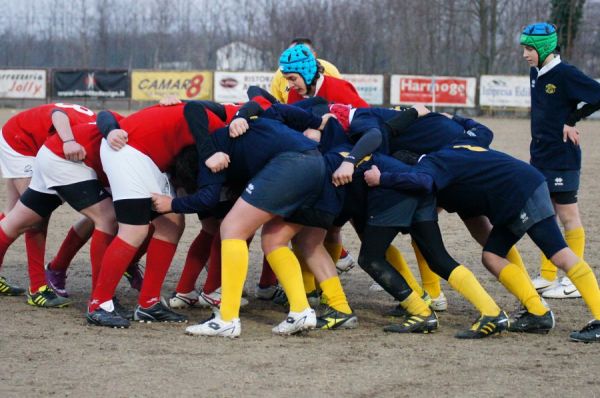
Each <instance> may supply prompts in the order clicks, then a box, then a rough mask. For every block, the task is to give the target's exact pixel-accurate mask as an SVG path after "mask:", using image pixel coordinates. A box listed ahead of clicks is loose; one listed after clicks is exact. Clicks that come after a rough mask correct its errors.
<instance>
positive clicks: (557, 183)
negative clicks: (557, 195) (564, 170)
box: [554, 177, 565, 187]
mask: <svg viewBox="0 0 600 398" xmlns="http://www.w3.org/2000/svg"><path fill="white" fill-rule="evenodd" d="M563 185H565V184H564V182H563V179H562V177H556V178H555V179H554V186H555V187H562V186H563Z"/></svg>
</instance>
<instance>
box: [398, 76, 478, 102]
mask: <svg viewBox="0 0 600 398" xmlns="http://www.w3.org/2000/svg"><path fill="white" fill-rule="evenodd" d="M476 86H477V79H476V78H474V77H454V76H410V75H392V77H391V91H390V103H391V104H392V105H400V104H408V105H412V104H425V105H431V104H435V105H440V106H456V107H461V108H473V107H475V87H476Z"/></svg>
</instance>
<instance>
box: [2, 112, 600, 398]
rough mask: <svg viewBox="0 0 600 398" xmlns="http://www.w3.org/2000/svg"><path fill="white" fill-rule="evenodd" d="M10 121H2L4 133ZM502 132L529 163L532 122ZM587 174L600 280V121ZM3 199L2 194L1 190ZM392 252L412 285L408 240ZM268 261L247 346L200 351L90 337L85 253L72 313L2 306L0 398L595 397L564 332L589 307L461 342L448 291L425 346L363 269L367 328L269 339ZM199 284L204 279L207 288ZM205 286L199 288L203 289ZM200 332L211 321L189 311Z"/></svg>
mask: <svg viewBox="0 0 600 398" xmlns="http://www.w3.org/2000/svg"><path fill="white" fill-rule="evenodd" d="M10 115H11V113H10V112H9V111H0V123H3V122H4V121H5V120H6V119H7V118H8V117H10ZM484 122H485V123H487V124H488V125H489V126H490V127H491V128H492V129H493V130H494V132H495V133H496V139H495V142H494V146H495V148H497V149H500V150H504V151H506V152H508V153H510V154H512V155H514V156H516V157H519V158H521V159H524V160H526V159H527V156H528V144H529V122H528V120H524V119H521V120H510V119H487V120H484ZM580 130H581V131H582V140H583V147H584V169H583V177H582V189H581V191H580V196H579V198H580V205H581V206H580V207H581V209H582V213H583V214H582V215H583V220H584V223H585V227H586V231H587V237H588V241H587V247H586V258H587V260H588V262H589V263H590V264H591V265H592V267H593V268H594V269H595V271H596V275H599V273H600V272H599V268H598V264H599V263H600V243H599V240H600V209H598V206H597V198H598V196H599V195H598V191H599V189H600V181H599V180H598V178H597V175H598V171H599V170H600V151H599V148H600V135H598V133H599V132H600V122H584V123H581V126H580ZM0 192H2V195H3V190H2V191H0ZM76 219H77V215H76V213H75V212H74V211H73V210H71V209H70V208H69V207H68V206H62V208H60V209H59V210H58V211H57V212H56V213H55V214H54V215H53V217H52V221H51V227H50V233H49V237H48V248H47V255H46V257H47V258H51V257H52V256H53V255H54V253H56V250H57V248H58V245H59V244H60V243H61V242H62V239H63V238H64V236H65V235H66V232H67V231H68V228H69V226H70V225H71V223H72V222H74V221H75V220H76ZM187 222H188V227H187V229H186V232H185V235H184V237H183V239H182V241H181V243H180V248H179V250H178V251H177V255H176V257H175V260H174V262H173V266H172V268H171V271H170V272H169V275H168V277H167V280H166V282H165V285H164V289H163V294H164V295H165V296H168V295H169V294H170V293H171V292H172V291H173V289H174V287H175V285H176V282H177V279H178V277H179V273H180V271H181V268H182V264H183V261H184V258H185V254H186V252H187V248H188V246H189V244H190V243H191V240H192V239H193V238H194V236H195V235H196V234H197V232H198V229H199V223H198V222H197V221H196V219H195V218H194V217H189V218H188V219H187ZM440 222H441V225H442V230H443V232H444V239H445V242H446V245H447V247H448V249H449V251H450V253H452V254H453V255H454V256H455V257H456V258H457V259H458V260H459V261H462V262H464V263H465V264H467V265H468V266H469V267H470V268H471V269H472V270H473V271H474V272H475V274H476V275H477V276H478V277H479V278H480V280H481V281H482V284H483V285H484V286H485V287H486V288H487V289H488V291H489V292H490V293H491V294H492V296H494V297H495V298H496V299H497V301H498V303H499V304H500V305H501V306H502V307H504V308H505V309H507V310H508V311H509V312H510V311H513V310H514V309H515V308H516V307H517V303H516V300H515V299H514V298H513V297H512V296H510V295H509V294H508V293H507V292H506V291H505V290H504V288H503V287H502V286H501V285H500V284H499V283H498V282H496V280H495V279H494V278H493V277H492V276H491V275H490V274H488V273H487V272H486V271H485V270H484V269H483V267H482V265H481V263H480V248H479V247H478V246H477V244H476V243H475V242H474V241H473V240H472V239H471V238H470V236H469V235H468V233H467V232H466V229H465V228H464V226H463V225H462V224H461V223H460V221H459V220H458V218H457V217H456V216H454V215H448V214H443V215H442V216H441V220H440ZM344 236H345V243H346V246H347V247H348V248H349V250H350V252H351V253H352V254H354V255H355V256H357V255H358V241H357V239H356V237H355V235H354V233H353V232H352V231H351V230H350V229H348V230H345V231H344ZM396 243H397V244H398V246H399V247H400V249H401V250H402V251H403V252H404V253H405V254H406V257H407V259H408V260H409V262H410V264H411V267H412V268H413V270H414V271H415V272H416V273H417V272H418V270H417V267H416V263H415V260H414V255H413V254H412V250H411V249H410V244H409V242H408V239H407V238H406V237H399V238H398V239H397V240H396ZM518 248H519V250H520V251H521V253H522V255H523V257H524V259H525V261H526V264H527V265H528V268H529V271H530V274H531V275H535V273H537V267H538V262H539V260H538V251H537V250H536V249H535V248H534V246H533V244H532V243H531V241H530V240H529V239H528V238H525V239H524V240H523V241H522V242H520V243H519V245H518ZM24 253H25V250H24V244H23V240H22V239H19V240H18V241H17V242H16V243H15V244H14V246H13V247H12V248H11V249H10V251H9V252H8V253H7V256H6V258H5V261H4V265H3V266H2V269H1V274H2V275H4V276H6V277H8V278H9V279H10V280H12V281H15V282H18V283H19V284H20V285H21V286H26V285H27V274H26V258H25V255H24ZM260 265H261V253H260V251H259V247H258V244H257V243H253V245H252V252H251V265H250V272H249V276H248V281H247V283H246V289H247V291H248V293H249V298H250V305H249V306H248V307H246V308H244V309H243V311H242V314H241V316H242V325H243V333H242V337H241V338H240V339H238V340H236V341H230V340H227V341H225V340H224V339H215V338H212V339H211V338H194V337H190V336H186V335H184V333H183V331H184V328H185V327H184V326H182V325H160V324H152V325H147V324H133V325H132V327H131V328H130V329H127V330H110V329H103V328H97V327H88V326H86V323H85V320H84V317H83V313H84V309H85V302H86V299H87V297H88V294H89V287H90V266H89V257H88V247H87V246H86V247H85V248H84V249H83V250H82V251H81V253H79V254H78V255H77V257H76V258H75V260H74V262H73V264H72V267H71V269H70V272H69V278H68V289H69V291H70V292H71V294H72V299H73V305H71V306H70V307H69V308H66V309H59V310H47V309H39V308H34V307H31V306H28V305H27V304H26V303H25V299H24V298H23V297H2V298H1V299H0V397H34V396H36V397H39V396H86V397H96V396H112V397H137V396H140V397H142V396H178V397H187V396H203V395H204V396H206V395H208V396H226V397H229V396H299V397H305V396H317V397H320V396H351V397H370V396H385V397H388V396H389V397H392V396H408V395H421V396H423V395H424V396H486V397H503V396H528V397H537V396H540V397H541V396H600V379H599V378H598V374H599V373H600V360H599V359H598V358H599V356H598V354H599V353H600V344H588V345H585V344H577V343H571V342H569V340H568V333H569V332H570V331H571V330H573V329H579V328H581V327H582V326H583V325H584V324H585V323H586V322H587V321H588V320H589V319H590V318H591V316H590V314H589V313H588V311H587V309H586V308H585V306H584V304H583V302H582V300H580V299H571V300H563V301H559V300H554V301H551V302H550V304H551V305H552V307H553V309H554V310H555V313H556V316H557V327H556V329H555V330H554V331H553V332H551V333H550V334H549V335H544V336H540V335H519V334H503V335H501V336H497V337H493V338H488V339H485V340H482V341H461V340H457V339H455V338H454V337H453V336H454V334H455V333H456V331H457V330H459V329H461V328H464V327H467V326H468V325H470V323H471V322H472V321H473V320H474V319H475V317H476V313H475V311H474V310H473V309H472V308H471V306H470V305H469V304H468V303H467V302H466V301H464V300H463V299H462V298H460V297H459V296H458V295H457V294H456V293H454V292H453V291H452V290H451V289H450V288H449V286H448V285H447V284H446V283H445V282H444V283H443V288H444V292H445V293H446V295H447V297H448V299H449V308H448V311H446V312H443V313H440V314H439V317H440V324H441V327H440V330H439V331H438V332H437V333H434V334H430V335H396V334H385V333H384V332H383V331H382V327H383V326H384V325H386V324H387V323H389V321H390V320H389V319H386V317H385V316H383V315H382V314H383V313H384V312H385V311H386V310H388V309H390V308H391V307H392V306H393V300H392V299H391V298H390V297H389V296H387V295H386V294H385V293H373V292H369V290H368V287H369V285H370V284H371V281H370V279H369V277H368V276H367V275H366V274H365V273H364V272H363V271H361V270H360V269H355V270H353V271H352V272H350V273H349V274H347V275H345V276H344V277H343V282H344V286H345V289H346V292H347V294H348V296H349V299H350V301H351V305H353V307H354V309H355V310H356V312H357V314H358V316H359V319H360V327H359V328H358V329H356V330H353V331H339V332H311V333H310V334H309V335H308V336H304V337H290V338H282V337H275V336H272V335H271V333H270V328H271V327H272V325H274V324H276V323H278V322H280V321H281V320H282V319H283V317H284V311H283V310H282V309H281V308H278V307H277V306H275V305H273V304H270V303H264V302H260V301H257V300H255V299H253V294H254V289H255V285H256V283H257V281H258V276H259V272H260ZM203 278H204V275H202V276H201V280H202V279H203ZM200 286H201V285H200ZM118 293H119V294H120V295H121V296H122V297H123V301H124V303H125V304H127V305H130V306H133V305H134V304H135V301H136V292H135V291H132V290H130V289H129V288H128V287H127V286H126V285H125V284H124V283H121V285H120V286H119V291H118ZM185 313H186V314H188V315H189V317H190V319H191V321H192V322H198V321H200V320H202V319H205V318H207V317H208V316H209V314H210V313H209V310H207V309H192V310H188V311H185Z"/></svg>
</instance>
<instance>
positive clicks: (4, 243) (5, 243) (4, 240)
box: [0, 228, 16, 267]
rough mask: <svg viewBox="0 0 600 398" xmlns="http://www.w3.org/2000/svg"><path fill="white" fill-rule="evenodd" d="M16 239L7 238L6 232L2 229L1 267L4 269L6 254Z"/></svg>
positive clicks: (0, 243) (0, 240) (0, 234)
mask: <svg viewBox="0 0 600 398" xmlns="http://www.w3.org/2000/svg"><path fill="white" fill-rule="evenodd" d="M15 239H16V238H9V237H8V236H6V234H5V233H4V230H3V229H2V228H0V267H2V264H3V263H4V255H5V254H6V251H7V250H8V248H9V247H10V245H12V243H13V242H14V241H15Z"/></svg>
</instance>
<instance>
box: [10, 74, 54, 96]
mask: <svg viewBox="0 0 600 398" xmlns="http://www.w3.org/2000/svg"><path fill="white" fill-rule="evenodd" d="M0 98H35V99H44V98H46V71H45V70H44V69H0Z"/></svg>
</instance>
